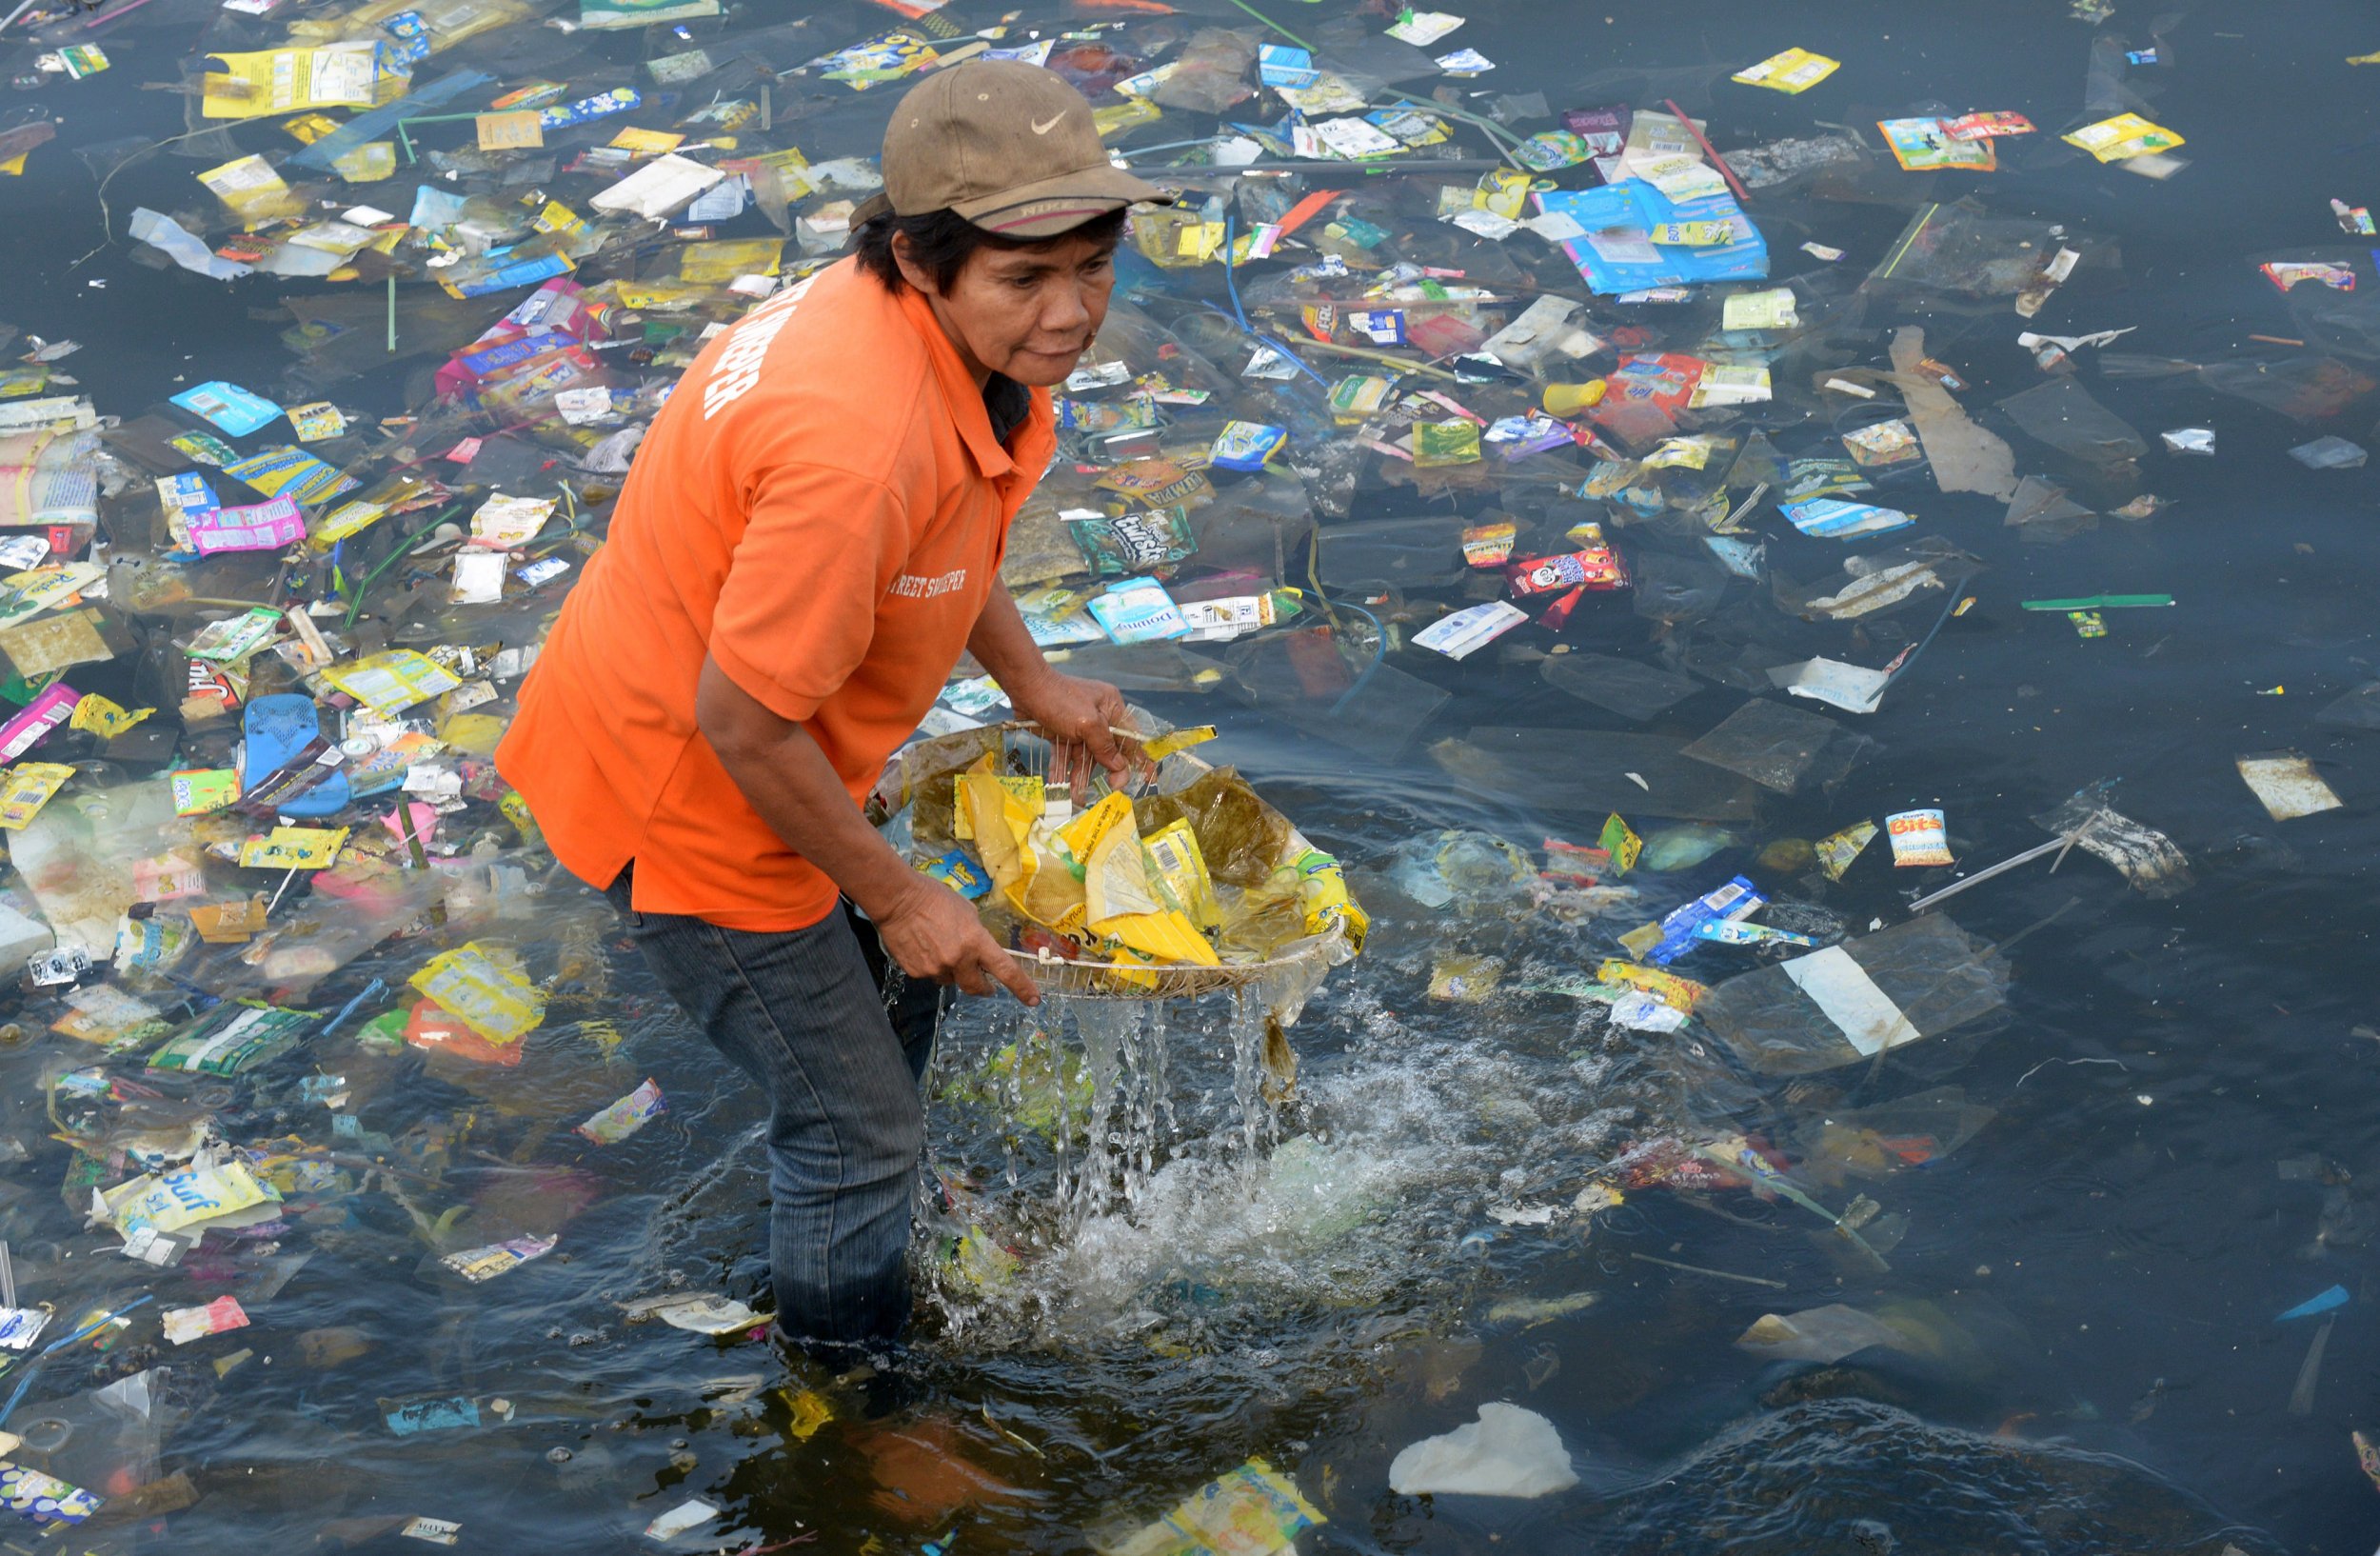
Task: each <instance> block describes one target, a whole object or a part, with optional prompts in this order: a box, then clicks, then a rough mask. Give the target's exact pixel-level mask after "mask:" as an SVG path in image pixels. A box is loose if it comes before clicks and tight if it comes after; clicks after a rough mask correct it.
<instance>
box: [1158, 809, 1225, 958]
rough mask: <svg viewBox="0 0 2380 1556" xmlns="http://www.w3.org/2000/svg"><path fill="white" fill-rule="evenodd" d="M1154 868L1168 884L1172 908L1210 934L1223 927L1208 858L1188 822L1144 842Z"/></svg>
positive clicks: (1170, 826) (1167, 827) (1163, 829)
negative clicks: (1178, 909)
mask: <svg viewBox="0 0 2380 1556" xmlns="http://www.w3.org/2000/svg"><path fill="white" fill-rule="evenodd" d="M1141 846H1142V848H1144V849H1145V850H1146V851H1147V854H1148V862H1149V866H1150V868H1153V869H1154V870H1155V871H1156V872H1157V878H1158V879H1159V880H1160V881H1162V882H1163V883H1164V884H1165V890H1166V892H1167V894H1168V895H1170V896H1171V897H1172V898H1173V906H1175V907H1177V908H1180V909H1181V910H1182V911H1183V912H1184V913H1186V914H1187V915H1188V916H1189V919H1190V922H1191V923H1192V924H1194V925H1196V926H1197V927H1198V928H1200V929H1203V930H1207V931H1209V932H1210V933H1211V932H1212V931H1214V930H1216V929H1220V928H1222V926H1223V909H1222V907H1221V905H1220V904H1219V903H1217V902H1216V900H1215V883H1214V882H1213V880H1211V879H1210V878H1209V877H1208V875H1207V872H1206V857H1205V855H1203V854H1201V853H1200V851H1199V839H1198V834H1196V833H1194V832H1193V831H1191V830H1190V824H1189V823H1188V822H1186V821H1177V822H1171V823H1168V824H1167V825H1165V826H1163V827H1160V828H1158V829H1157V830H1156V831H1154V832H1151V833H1150V834H1149V835H1148V837H1147V838H1146V839H1144V840H1143V842H1142V845H1141Z"/></svg>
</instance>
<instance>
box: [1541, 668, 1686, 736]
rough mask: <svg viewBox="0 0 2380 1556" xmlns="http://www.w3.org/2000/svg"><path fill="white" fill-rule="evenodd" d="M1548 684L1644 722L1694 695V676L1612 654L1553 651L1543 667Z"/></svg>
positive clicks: (1582, 700)
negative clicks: (1555, 652)
mask: <svg viewBox="0 0 2380 1556" xmlns="http://www.w3.org/2000/svg"><path fill="white" fill-rule="evenodd" d="M1539 673H1540V674H1542V675H1543V676H1544V677H1545V682H1546V684H1547V685H1548V686H1550V687H1553V688H1556V689H1557V690H1559V691H1566V692H1568V693H1569V694H1570V695H1571V696H1573V697H1576V698H1577V699H1578V700H1579V701H1581V702H1587V703H1593V704H1594V705H1595V706H1596V707H1597V708H1604V709H1607V710H1609V711H1611V712H1614V713H1617V714H1618V715H1619V716H1620V717H1621V718H1624V719H1633V720H1635V721H1636V722H1637V723H1639V724H1641V723H1643V722H1644V721H1645V720H1647V719H1649V718H1652V717H1654V716H1655V715H1656V714H1658V713H1664V712H1667V711H1668V710H1669V709H1670V708H1674V707H1676V705H1677V704H1679V703H1682V702H1684V701H1685V700H1686V699H1687V698H1689V697H1691V696H1693V695H1694V694H1695V692H1696V690H1698V689H1699V687H1698V686H1697V684H1696V681H1695V680H1694V678H1693V677H1691V676H1685V675H1679V674H1676V673H1675V672H1674V671H1671V670H1665V669H1661V668H1657V667H1656V666H1652V665H1640V664H1638V663H1637V662H1636V661H1635V660H1633V659H1620V658H1616V657H1615V656H1613V655H1611V654H1597V653H1570V654H1552V655H1549V656H1548V657H1547V658H1546V661H1545V664H1544V665H1543V667H1542V668H1540V671H1539Z"/></svg>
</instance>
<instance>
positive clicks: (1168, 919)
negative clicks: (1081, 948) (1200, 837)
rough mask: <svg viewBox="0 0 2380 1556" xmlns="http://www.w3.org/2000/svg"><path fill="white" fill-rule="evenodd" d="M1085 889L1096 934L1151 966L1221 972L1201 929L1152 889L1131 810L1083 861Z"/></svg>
mask: <svg viewBox="0 0 2380 1556" xmlns="http://www.w3.org/2000/svg"><path fill="white" fill-rule="evenodd" d="M1082 888H1083V898H1084V915H1085V921H1086V923H1087V924H1088V926H1089V928H1091V929H1092V930H1093V931H1094V932H1096V933H1099V934H1103V935H1113V936H1115V937H1116V938H1117V939H1118V940H1121V941H1122V942H1123V943H1124V944H1125V945H1126V946H1128V947H1130V948H1132V949H1134V950H1136V951H1139V952H1140V954H1142V955H1143V956H1146V957H1149V958H1150V959H1152V960H1153V961H1157V962H1171V963H1187V964H1189V965H1191V966H1193V967H1201V968H1213V967H1220V966H1222V961H1221V959H1220V957H1218V956H1217V955H1216V954H1215V948H1214V947H1213V946H1211V945H1209V944H1207V940H1206V937H1205V936H1204V935H1201V934H1200V933H1199V931H1198V928H1197V926H1195V925H1193V924H1192V923H1191V922H1190V920H1189V918H1188V917H1187V916H1186V915H1184V914H1183V913H1182V911H1181V910H1180V908H1173V907H1169V906H1168V905H1167V904H1166V903H1165V901H1164V900H1163V899H1162V898H1161V897H1160V896H1159V895H1158V893H1157V892H1156V891H1155V890H1153V889H1152V888H1151V887H1150V885H1149V870H1148V865H1147V863H1146V861H1145V858H1144V856H1143V854H1142V852H1141V848H1140V827H1139V826H1138V825H1137V824H1135V823H1133V821H1132V820H1131V811H1130V809H1129V808H1127V809H1126V810H1125V811H1124V814H1123V818H1122V819H1121V821H1119V822H1118V823H1117V824H1116V825H1114V826H1112V827H1110V828H1108V829H1107V830H1106V831H1105V832H1104V833H1102V834H1101V837H1100V839H1099V842H1098V843H1097V844H1096V845H1095V846H1094V847H1093V848H1092V849H1091V853H1090V857H1089V858H1087V859H1085V860H1084V861H1083V878H1082Z"/></svg>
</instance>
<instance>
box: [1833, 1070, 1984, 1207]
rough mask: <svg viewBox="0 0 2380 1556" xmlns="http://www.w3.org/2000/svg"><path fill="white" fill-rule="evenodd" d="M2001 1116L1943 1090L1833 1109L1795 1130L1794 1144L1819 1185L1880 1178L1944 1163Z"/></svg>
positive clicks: (1962, 1092)
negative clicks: (1905, 1169) (1946, 1157)
mask: <svg viewBox="0 0 2380 1556" xmlns="http://www.w3.org/2000/svg"><path fill="white" fill-rule="evenodd" d="M1998 1116H1999V1114H1998V1113H1997V1112H1996V1111H1995V1110H1994V1109H1993V1108H1990V1107H1984V1106H1983V1105H1981V1104H1980V1103H1971V1102H1969V1101H1968V1100H1967V1093H1966V1092H1965V1090H1963V1089H1962V1088H1960V1087H1954V1086H1942V1087H1934V1088H1933V1089H1932V1090H1928V1091H1919V1092H1915V1093H1913V1094H1912V1095H1910V1096H1906V1097H1896V1098H1894V1100H1893V1101H1891V1102H1880V1103H1877V1104H1876V1105H1875V1106H1874V1107H1855V1108H1847V1109H1846V1108H1828V1109H1827V1110H1825V1111H1824V1112H1823V1113H1821V1114H1817V1115H1815V1116H1812V1117H1809V1118H1807V1119H1806V1120H1805V1121H1804V1122H1802V1123H1800V1124H1798V1125H1796V1126H1795V1129H1794V1140H1795V1144H1796V1145H1798V1146H1799V1147H1801V1151H1802V1166H1801V1170H1802V1173H1803V1175H1804V1176H1807V1177H1811V1178H1815V1179H1816V1180H1817V1181H1818V1182H1820V1183H1835V1182H1839V1181H1840V1180H1842V1179H1844V1178H1870V1179H1880V1178H1886V1177H1890V1176H1891V1175H1892V1174H1893V1173H1894V1172H1896V1171H1899V1170H1901V1169H1902V1168H1905V1167H1927V1166H1930V1165H1932V1164H1933V1163H1935V1162H1938V1161H1940V1160H1941V1159H1942V1158H1943V1157H1945V1156H1948V1155H1950V1154H1951V1152H1953V1151H1954V1150H1956V1149H1958V1148H1959V1147H1961V1146H1964V1145H1965V1144H1967V1142H1968V1141H1970V1140H1973V1138H1974V1137H1975V1136H1976V1135H1977V1134H1978V1133H1980V1132H1981V1131H1982V1129H1983V1127H1984V1126H1985V1125H1987V1124H1989V1123H1991V1122H1992V1121H1993V1119H1994V1118H1997V1117H1998Z"/></svg>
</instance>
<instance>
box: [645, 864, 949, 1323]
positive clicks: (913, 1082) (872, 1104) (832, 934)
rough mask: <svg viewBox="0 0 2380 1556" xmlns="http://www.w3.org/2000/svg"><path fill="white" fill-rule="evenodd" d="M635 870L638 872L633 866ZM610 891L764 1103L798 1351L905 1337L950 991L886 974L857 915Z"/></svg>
mask: <svg viewBox="0 0 2380 1556" xmlns="http://www.w3.org/2000/svg"><path fill="white" fill-rule="evenodd" d="M630 868H631V869H632V868H634V867H630ZM628 881H629V871H628V870H623V871H622V872H621V874H620V878H619V879H618V880H616V881H614V882H613V883H612V884H611V886H610V888H608V889H607V890H606V891H605V896H607V897H609V898H610V899H611V902H612V906H614V907H615V908H619V909H620V911H621V912H622V914H623V915H625V918H626V919H627V923H628V933H629V937H630V938H631V939H633V940H634V941H635V942H636V947H637V949H638V950H639V951H641V952H643V953H644V957H645V963H646V964H647V965H648V966H650V967H651V968H652V969H653V974H654V976H655V977H656V978H658V979H659V980H660V981H661V985H662V987H664V989H666V990H667V991H668V993H669V996H670V998H672V999H674V1000H675V1001H677V1003H678V1006H679V1007H680V1008H681V1009H683V1010H684V1011H685V1013H686V1015H687V1016H688V1017H689V1018H690V1019H691V1020H692V1021H693V1022H694V1025H695V1026H697V1027H701V1028H702V1030H703V1035H704V1036H705V1037H707V1038H709V1039H710V1040H711V1042H712V1044H713V1045H714V1046H715V1047H718V1049H719V1051H720V1052H721V1053H723V1054H724V1055H725V1056H726V1057H727V1058H728V1059H729V1060H730V1061H731V1062H732V1063H734V1064H735V1065H736V1067H738V1068H740V1069H742V1070H743V1071H744V1073H745V1074H746V1075H749V1076H750V1077H751V1078H752V1079H753V1080H754V1081H755V1082H757V1083H758V1084H759V1086H760V1087H761V1089H762V1090H763V1091H764V1092H765V1093H766V1094H767V1096H768V1104H769V1119H768V1191H769V1202H770V1203H769V1214H768V1262H769V1268H770V1274H771V1283H772V1285H773V1286H774V1287H775V1292H776V1303H777V1324H778V1327H779V1329H780V1330H781V1331H782V1332H783V1334H784V1335H785V1336H786V1337H787V1338H788V1339H791V1340H793V1341H794V1342H796V1343H798V1344H812V1345H819V1344H823V1345H828V1346H836V1345H853V1344H867V1343H870V1342H877V1341H886V1340H892V1339H895V1338H898V1337H899V1335H900V1333H901V1331H902V1327H903V1326H904V1325H905V1324H906V1323H907V1322H908V1317H909V1272H908V1249H909V1222H910V1211H911V1196H912V1193H913V1191H914V1189H915V1187H916V1184H917V1174H918V1157H919V1154H920V1152H921V1151H922V1148H923V1147H924V1144H925V1112H924V1108H923V1106H922V1104H921V1103H920V1101H919V1098H918V1087H919V1084H920V1082H921V1081H922V1079H923V1078H924V1075H925V1066H926V1061H927V1060H928V1059H930V1058H931V1057H932V1056H933V1051H934V1028H935V1026H936V1024H937V1023H938V1021H939V1020H940V1017H941V1015H942V1010H943V1009H944V1008H946V1007H947V1004H948V999H949V995H948V993H947V991H945V990H944V989H942V987H939V986H937V985H935V984H931V983H926V982H922V981H919V980H913V979H909V978H906V977H904V976H902V973H901V971H900V969H899V968H892V967H889V966H888V964H887V962H886V959H885V956H884V952H883V946H882V945H881V944H880V943H879V941H878V940H877V937H876V929H875V927H874V926H873V925H870V924H869V923H868V922H867V921H866V920H865V919H863V918H862V917H860V916H859V914H858V913H856V912H854V911H853V910H852V909H851V908H849V907H848V905H846V906H845V907H843V908H841V909H839V910H838V911H835V912H832V913H829V914H827V915H826V917H825V918H823V919H822V920H821V921H819V922H818V923H817V924H814V925H812V926H810V927H809V928H806V929H795V930H791V931H787V932H783V933H762V932H758V931H754V930H749V929H726V928H720V927H719V926H718V925H715V924H710V923H706V922H704V920H702V919H698V918H688V917H685V916H683V915H680V914H675V913H639V912H636V911H634V910H633V909H631V908H629V906H628Z"/></svg>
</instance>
